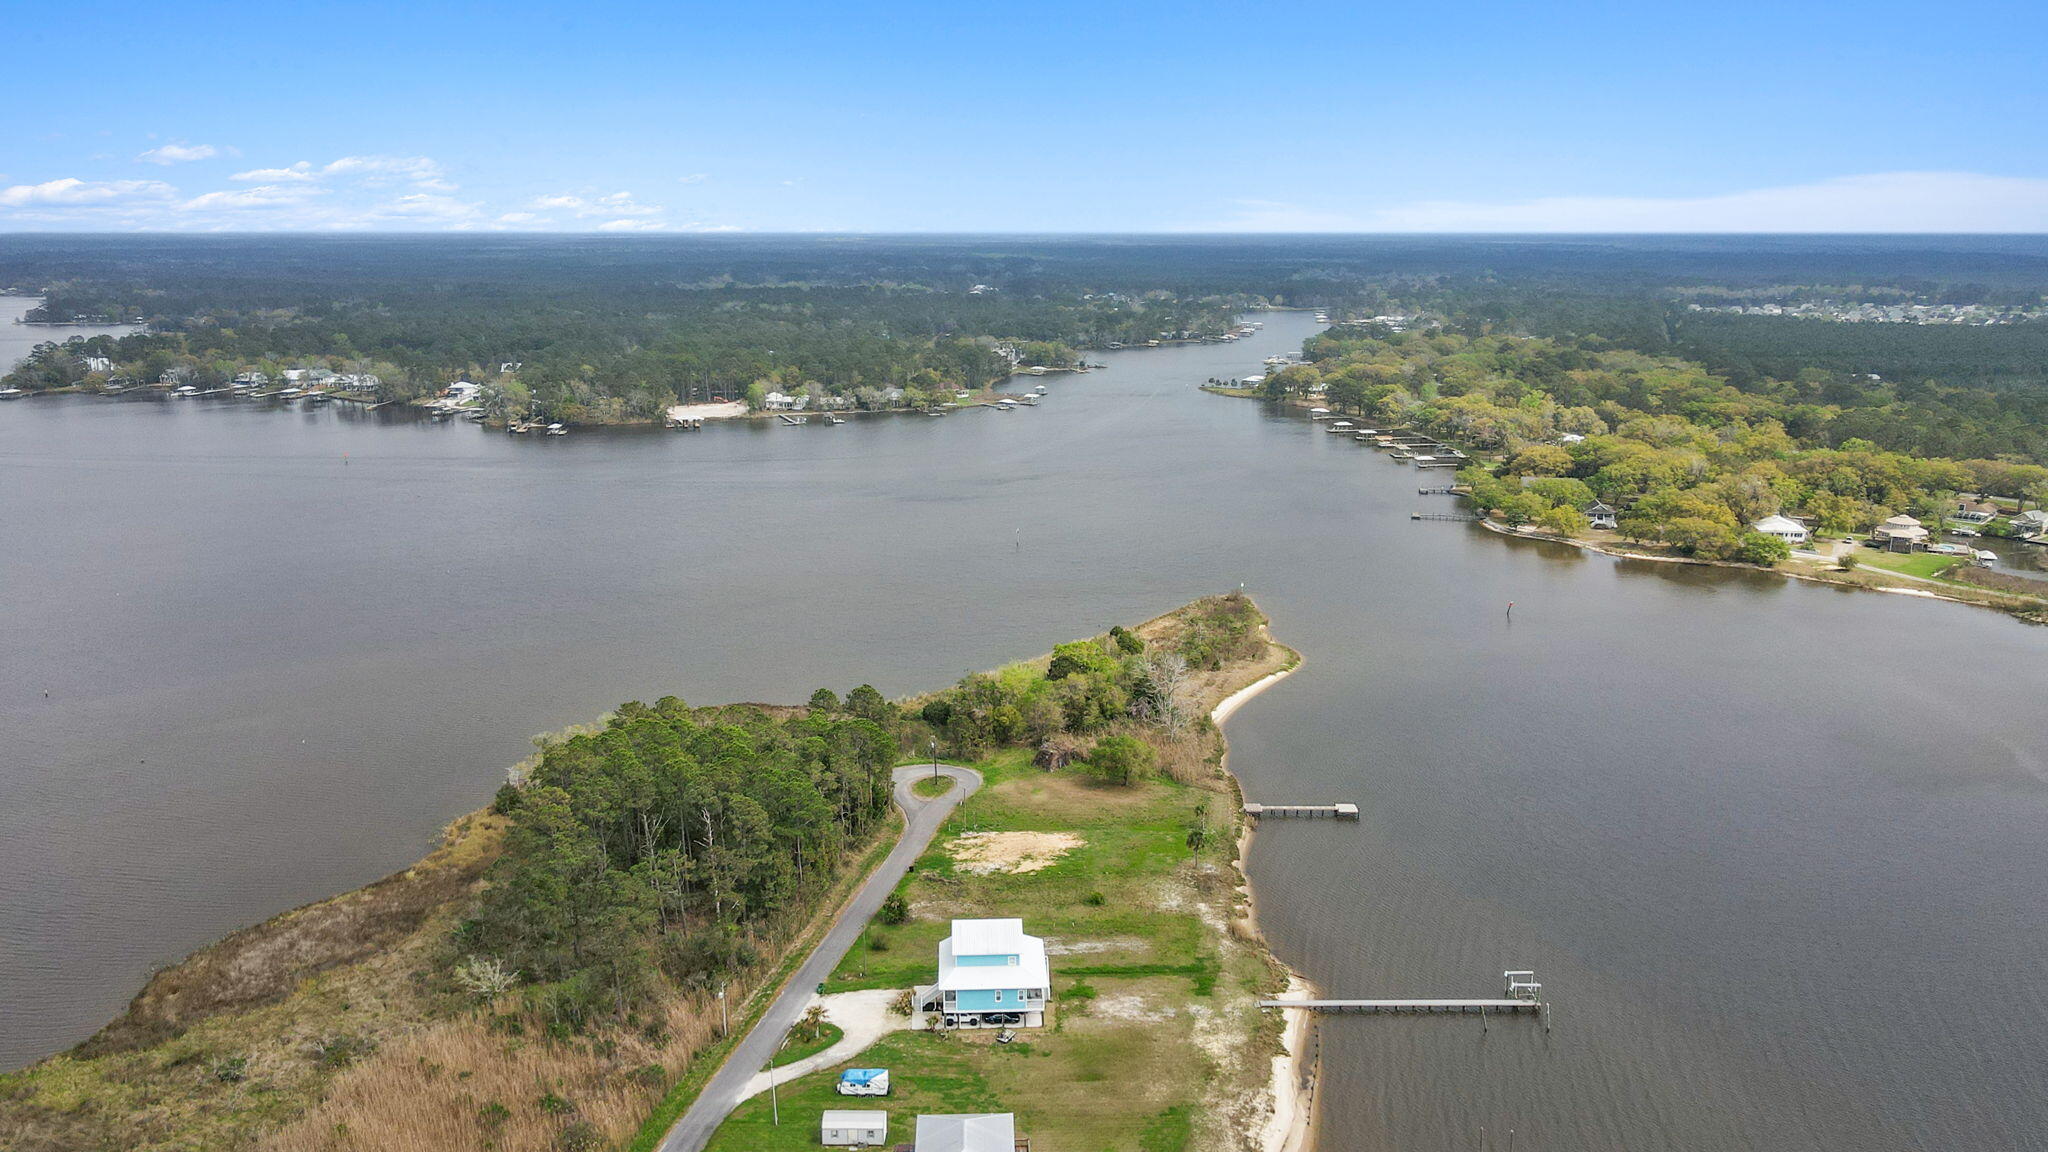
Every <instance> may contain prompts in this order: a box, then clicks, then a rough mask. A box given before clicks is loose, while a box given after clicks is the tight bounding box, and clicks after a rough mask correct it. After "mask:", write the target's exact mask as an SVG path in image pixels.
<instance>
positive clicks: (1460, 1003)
mask: <svg viewBox="0 0 2048 1152" xmlns="http://www.w3.org/2000/svg"><path fill="white" fill-rule="evenodd" d="M1259 1007H1261V1008H1298V1009H1300V1010H1302V1011H1304V1012H1415V1013H1425V1014H1427V1013H1432V1012H1541V1011H1543V1005H1542V1003H1540V1002H1539V1001H1535V1000H1261V1001H1259Z"/></svg>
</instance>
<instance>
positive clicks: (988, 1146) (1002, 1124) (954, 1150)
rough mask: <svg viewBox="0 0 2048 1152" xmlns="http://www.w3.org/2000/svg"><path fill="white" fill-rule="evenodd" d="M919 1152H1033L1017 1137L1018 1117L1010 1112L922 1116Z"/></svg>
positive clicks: (919, 1123)
mask: <svg viewBox="0 0 2048 1152" xmlns="http://www.w3.org/2000/svg"><path fill="white" fill-rule="evenodd" d="M916 1139H917V1142H916V1143H915V1144H913V1145H911V1147H912V1148H913V1149H914V1150H915V1152H1030V1149H1031V1142H1030V1141H1029V1140H1019V1139H1018V1138H1017V1118H1016V1117H1015V1116H1014V1115H1012V1114H1010V1113H1008V1112H984V1113H980V1114H978V1115H952V1116H943V1115H942V1116H919V1117H918V1118H917V1137H916Z"/></svg>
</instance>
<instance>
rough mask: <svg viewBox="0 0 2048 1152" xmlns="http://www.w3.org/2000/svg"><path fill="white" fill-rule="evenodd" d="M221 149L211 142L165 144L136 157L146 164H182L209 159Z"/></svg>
mask: <svg viewBox="0 0 2048 1152" xmlns="http://www.w3.org/2000/svg"><path fill="white" fill-rule="evenodd" d="M220 154H221V150H220V149H218V148H215V147H214V146H213V145H211V144H165V145H162V146H160V147H156V148H151V149H150V150H149V151H147V152H144V153H143V154H142V155H140V156H137V157H136V159H137V160H140V161H143V162H144V163H147V164H184V163H187V162H189V161H193V160H211V159H213V158H214V157H215V156H218V155H220Z"/></svg>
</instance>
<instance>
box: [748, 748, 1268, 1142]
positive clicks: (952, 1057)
mask: <svg viewBox="0 0 2048 1152" xmlns="http://www.w3.org/2000/svg"><path fill="white" fill-rule="evenodd" d="M974 767H976V768H978V769H980V770H981V772H982V774H983V776H984V779H985V781H986V783H985V785H984V786H983V788H982V789H981V791H979V792H977V793H975V794H974V795H973V796H971V797H969V798H968V799H967V800H966V801H965V802H964V803H962V805H961V806H960V808H959V809H958V810H957V811H956V812H954V814H953V815H952V817H951V818H950V819H949V820H948V823H947V825H946V826H945V827H944V828H943V829H941V830H940V832H939V834H938V836H936V837H935V838H934V840H933V843H932V847H931V848H930V849H929V850H928V851H927V852H926V853H925V855H924V856H923V857H922V858H920V859H919V860H918V862H917V865H916V867H915V868H914V869H913V870H912V872H911V873H910V875H909V876H907V877H906V878H905V879H904V881H903V883H902V885H901V886H900V887H899V889H898V891H899V892H901V893H902V894H903V895H904V896H905V897H906V898H907V899H908V900H909V902H910V906H911V909H912V914H911V918H910V920H909V922H907V923H905V924H901V925H893V926H891V925H883V924H881V923H879V922H877V923H874V924H871V925H870V927H869V929H868V932H867V935H866V943H865V945H856V946H855V948H854V949H853V951H852V952H851V953H849V954H848V956H847V958H846V960H845V961H844V962H842V963H841V964H840V966H839V968H838V970H837V971H835V972H834V973H833V975H832V977H831V978H830V980H829V981H828V983H827V989H828V991H833V992H840V991H851V990H854V989H863V988H907V987H909V986H911V985H912V984H917V983H930V982H931V981H932V979H933V978H934V977H935V975H936V973H937V950H938V943H939V940H940V939H941V938H943V937H944V936H945V935H946V934H947V932H948V931H949V929H950V921H951V919H952V918H954V917H956V916H962V917H964V916H1020V917H1022V918H1023V920H1024V927H1025V930H1026V931H1028V932H1030V933H1032V934H1033V935H1038V936H1043V937H1045V938H1046V941H1047V944H1048V948H1049V951H1051V952H1052V956H1051V960H1052V969H1053V1011H1052V1014H1051V1019H1050V1020H1049V1021H1048V1024H1047V1026H1046V1027H1044V1028H1041V1029H1023V1030H1020V1031H1019V1034H1018V1038H1017V1040H1016V1042H1014V1043H1012V1044H1006V1045H1005V1044H996V1043H994V1041H993V1034H992V1033H987V1032H977V1033H963V1034H956V1035H953V1036H934V1035H929V1034H926V1033H923V1032H903V1033H896V1034H893V1035H891V1036H890V1037H888V1038H886V1039H884V1040H883V1041H881V1042H880V1043H878V1044H877V1045H876V1046H874V1047H873V1048H870V1049H869V1050H868V1051H866V1052H864V1053H861V1054H860V1055H858V1056H855V1057H854V1058H853V1059H852V1060H851V1061H850V1062H849V1063H848V1064H847V1065H842V1066H840V1067H839V1068H829V1069H821V1070H819V1071H818V1072H815V1073H812V1074H811V1075H808V1076H803V1077H799V1078H797V1079H795V1080H793V1081H791V1082H790V1084H789V1085H787V1086H786V1087H784V1088H783V1089H782V1090H781V1111H782V1124H781V1126H780V1127H779V1128H778V1127H776V1126H775V1125H774V1124H773V1123H772V1122H771V1118H770V1107H769V1102H768V1100H767V1099H766V1098H759V1099H755V1100H751V1101H748V1102H747V1103H746V1104H744V1105H742V1106H741V1107H740V1108H739V1110H738V1111H736V1112H734V1113H733V1115H732V1117H731V1118H730V1119H728V1120H727V1121H726V1123H725V1125H724V1126H723V1127H722V1128H720V1129H719V1132H718V1134H717V1136H716V1137H715V1138H714V1139H713V1140H712V1142H711V1145H710V1149H711V1152H742V1150H745V1152H755V1150H760V1152H774V1150H778V1149H792V1150H793V1149H799V1148H802V1149H810V1148H816V1147H818V1119H819V1113H820V1112H822V1111H823V1110H825V1109H827V1108H857V1109H879V1110H883V1111H886V1112H888V1113H889V1140H890V1142H891V1143H896V1142H904V1143H907V1142H908V1141H909V1139H910V1135H911V1131H912V1128H913V1126H914V1125H915V1118H916V1116H917V1115H918V1114H919V1113H921V1112H982V1111H996V1112H1015V1113H1016V1114H1017V1118H1018V1132H1019V1134H1020V1135H1024V1136H1029V1137H1030V1138H1031V1139H1032V1141H1033V1144H1034V1146H1035V1147H1040V1148H1045V1149H1048V1150H1049V1152H1126V1150H1129V1152H1180V1150H1181V1149H1183V1148H1184V1147H1186V1146H1187V1145H1188V1144H1189V1142H1190V1140H1191V1139H1192V1138H1193V1134H1194V1132H1195V1131H1196V1126H1197V1125H1198V1124H1199V1123H1202V1122H1203V1117H1202V1114H1203V1112H1204V1109H1205V1107H1206V1106H1207V1105H1208V1104H1210V1103H1211V1102H1212V1100H1213V1095H1212V1094H1213V1091H1214V1087H1215V1085H1214V1081H1215V1079H1216V1077H1217V1075H1218V1073H1217V1071H1216V1068H1217V1059H1216V1054H1215V1052H1213V1051H1210V1050H1205V1049H1204V1048H1203V1046H1202V1043H1201V1040H1200V1038H1199V1036H1198V1034H1200V1033H1203V1032H1204V1031H1205V1030H1213V1031H1215V1032H1217V1033H1218V1034H1219V1035H1221V1036H1223V1037H1225V1039H1222V1040H1220V1041H1212V1043H1220V1044H1221V1045H1223V1046H1224V1047H1225V1048H1226V1049H1227V1050H1229V1051H1233V1052H1238V1051H1247V1050H1253V1049H1256V1048H1257V1047H1258V1044H1257V1043H1254V1042H1253V1039H1252V1038H1253V1037H1264V1036H1266V1035H1268V1034H1269V1033H1267V1032H1264V1031H1261V1030H1260V1022H1259V1020H1258V1011H1257V1008H1256V1006H1255V1004H1254V999H1255V997H1254V993H1255V992H1257V991H1258V990H1260V988H1262V987H1270V984H1269V981H1270V979H1271V973H1270V972H1269V971H1268V970H1267V968H1266V967H1265V964H1264V962H1263V961H1261V960H1259V959H1258V958H1257V956H1256V954H1255V953H1253V952H1251V950H1249V949H1246V948H1242V947H1236V946H1230V947H1226V946H1225V943H1226V942H1225V941H1224V940H1223V939H1222V938H1221V937H1220V936H1219V934H1218V933H1217V932H1215V931H1214V930H1213V929H1212V928H1211V927H1210V926H1209V925H1208V924H1206V923H1204V919H1203V914H1202V905H1203V904H1207V905H1208V906H1209V907H1210V908H1211V909H1212V913H1211V915H1212V916H1213V915H1214V912H1213V909H1215V908H1217V907H1225V908H1227V907H1228V906H1229V901H1230V891H1231V889H1232V888H1233V886H1234V883H1235V877H1236V873H1235V871H1234V870H1233V869H1232V868H1231V867H1230V866H1229V865H1230V861H1231V860H1232V858H1233V855H1234V852H1235V848H1234V845H1233V844H1232V843H1231V840H1230V837H1229V835H1228V831H1229V830H1230V828H1231V827H1232V826H1233V822H1234V818H1233V817H1232V816H1231V814H1230V812H1229V810H1228V805H1229V803H1230V801H1229V799H1228V797H1227V796H1226V795H1224V794H1219V793H1214V792H1209V791H1206V790H1203V789H1199V788H1194V787H1189V786H1185V785H1180V784H1175V783H1172V782H1169V781H1164V780H1148V781H1144V782H1141V783H1140V784H1138V785H1135V786H1132V787H1127V788H1126V787H1115V786H1111V785H1105V784H1101V783H1098V782H1096V781H1094V780H1092V779H1090V778H1088V777H1086V776H1084V775H1081V774H1079V773H1076V772H1072V771H1061V772H1057V773H1048V772H1044V771H1041V770H1040V769H1038V768H1037V767H1035V766H1033V765H1032V763H1031V759H1030V754H1029V753H1028V752H1027V751H1025V750H1021V749H1011V750H1006V751H1004V752H1002V753H999V754H998V755H996V756H994V757H992V758H990V759H989V760H987V761H984V762H982V763H979V764H976V765H974ZM1204 803H1206V804H1207V805H1208V807H1209V809H1210V816H1209V821H1210V823H1211V825H1212V827H1213V828H1215V829H1216V830H1217V831H1218V833H1219V834H1218V835H1215V836H1212V837H1211V838H1210V839H1209V841H1208V843H1207V844H1206V845H1205V846H1204V847H1203V848H1202V849H1201V850H1200V851H1199V852H1198V851H1193V850H1190V849H1189V847H1188V829H1189V826H1190V825H1191V824H1192V823H1193V822H1195V820H1196V819H1197V817H1196V809H1197V807H1198V806H1199V805H1202V804H1204ZM973 831H1039V832H1066V833H1070V834H1073V835H1076V836H1079V837H1080V838H1081V840H1082V843H1081V844H1080V845H1078V846H1076V847H1075V848H1073V849H1072V850H1071V851H1070V852H1069V853H1068V854H1067V855H1066V856H1064V857H1062V858H1061V859H1059V860H1058V861H1056V862H1055V863H1053V864H1052V865H1050V866H1049V867H1046V868H1043V869H1041V870H1039V871H1035V872H1028V873H1009V872H998V873H994V874H988V875H979V874H975V873H972V872H968V871H966V870H963V869H962V868H960V867H958V866H957V865H956V863H955V861H954V859H953V858H952V856H951V855H950V854H949V846H950V845H952V844H953V842H954V841H955V838H956V837H958V836H959V835H960V834H961V833H964V832H973ZM1232 1028H1236V1029H1238V1030H1239V1031H1237V1032H1235V1033H1233V1032H1231V1031H1230V1029H1232ZM1261 1063H1263V1062H1262V1061H1259V1060H1254V1061H1251V1064H1253V1065H1258V1064H1261ZM848 1066H851V1067H864V1068H865V1067H874V1068H888V1069H889V1070H890V1073H891V1075H890V1079H891V1084H892V1088H893V1090H894V1094H893V1095H892V1096H889V1097H885V1098H881V1099H869V1098H861V1097H842V1096H839V1095H838V1094H837V1093H835V1092H834V1091H833V1090H832V1088H833V1085H834V1083H836V1081H837V1079H838V1074H839V1071H840V1070H841V1068H843V1067H848Z"/></svg>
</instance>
